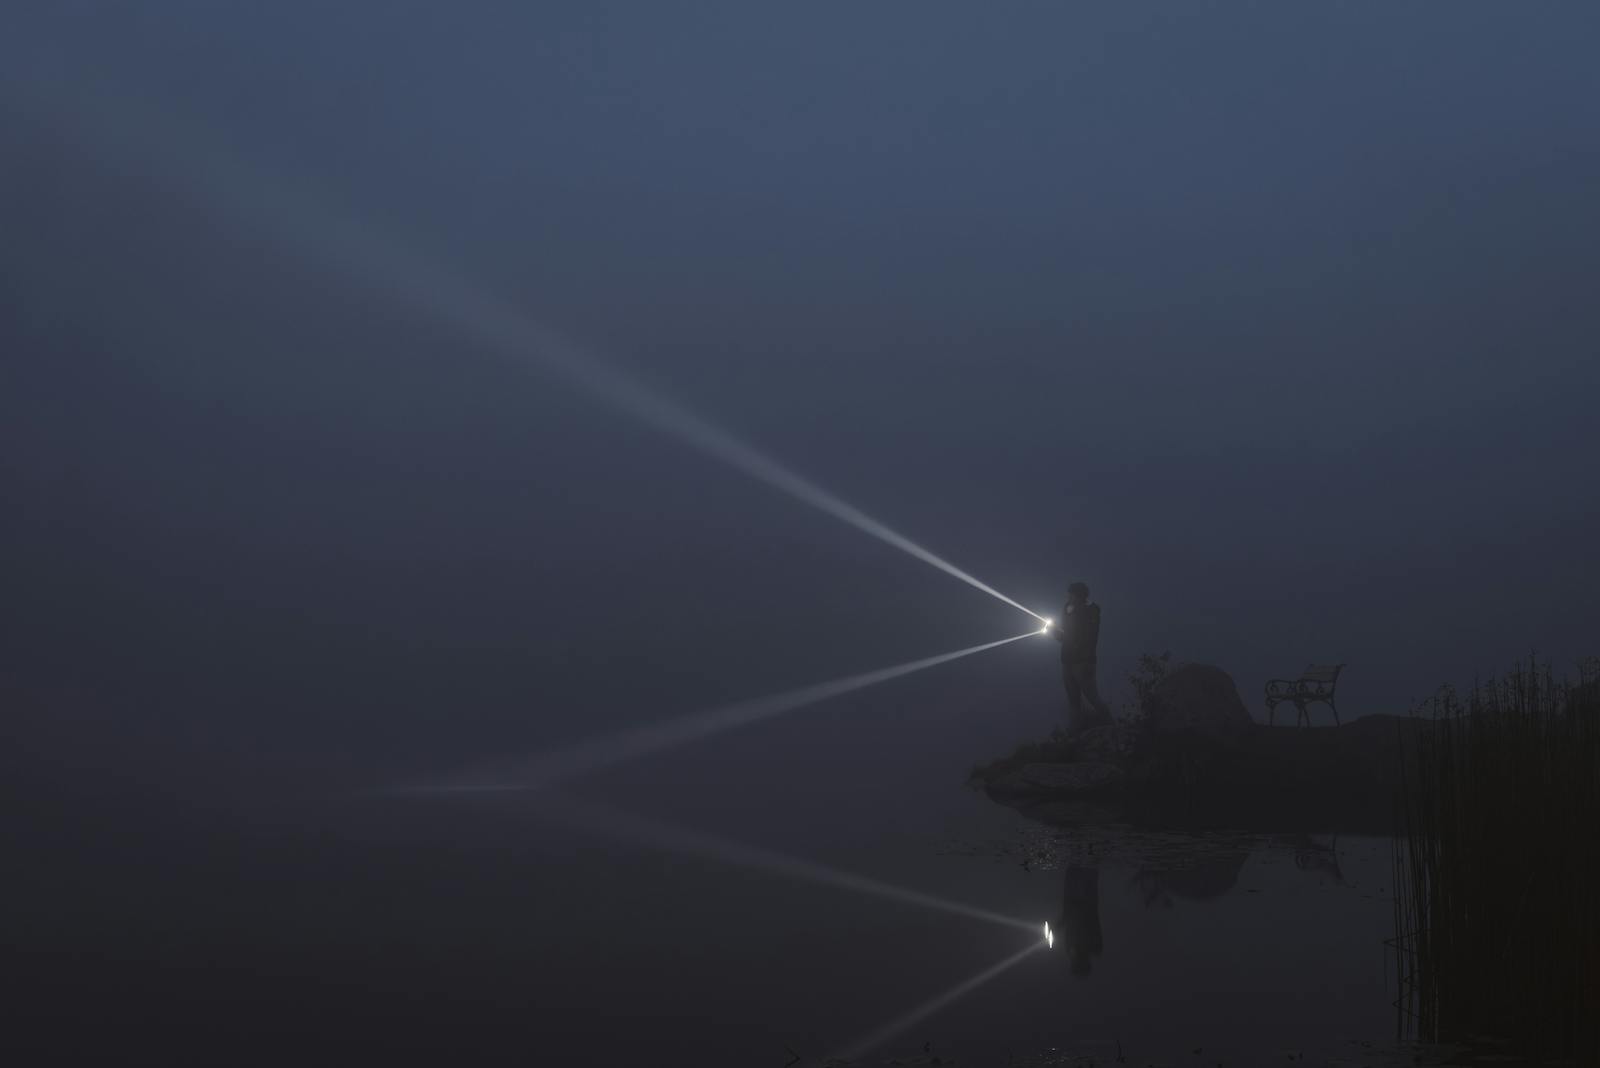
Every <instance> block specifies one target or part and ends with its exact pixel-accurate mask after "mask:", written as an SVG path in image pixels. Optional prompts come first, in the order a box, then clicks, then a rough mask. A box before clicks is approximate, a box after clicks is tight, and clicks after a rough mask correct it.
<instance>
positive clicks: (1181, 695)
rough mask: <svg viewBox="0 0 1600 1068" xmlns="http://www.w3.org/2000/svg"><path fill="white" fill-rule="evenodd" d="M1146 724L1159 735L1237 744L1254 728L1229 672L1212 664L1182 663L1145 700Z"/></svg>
mask: <svg viewBox="0 0 1600 1068" xmlns="http://www.w3.org/2000/svg"><path fill="white" fill-rule="evenodd" d="M1144 711H1145V717H1146V718H1145V725H1146V727H1147V728H1148V729H1149V730H1150V731H1151V732H1152V733H1153V734H1156V735H1158V736H1160V735H1166V736H1172V735H1183V736H1186V737H1191V738H1192V737H1195V736H1199V737H1202V738H1205V739H1208V740H1212V741H1236V740H1237V739H1238V738H1239V737H1241V736H1242V735H1244V734H1246V733H1248V732H1249V731H1250V728H1251V727H1252V726H1254V721H1253V720H1251V718H1250V713H1249V711H1248V710H1246V709H1245V707H1244V702H1243V701H1242V700H1240V699H1239V688H1238V687H1236V686H1235V685H1234V684H1233V678H1232V677H1231V676H1229V674H1228V673H1227V672H1226V671H1223V670H1222V669H1221V668H1219V667H1216V666H1215V665H1212V664H1179V665H1178V666H1177V667H1175V668H1173V669H1172V671H1171V672H1170V673H1169V674H1168V675H1167V677H1166V678H1164V679H1162V680H1161V682H1160V683H1159V684H1158V685H1157V686H1156V688H1155V690H1154V691H1153V692H1152V693H1151V694H1150V696H1149V698H1148V699H1147V700H1146V701H1145V708H1144Z"/></svg>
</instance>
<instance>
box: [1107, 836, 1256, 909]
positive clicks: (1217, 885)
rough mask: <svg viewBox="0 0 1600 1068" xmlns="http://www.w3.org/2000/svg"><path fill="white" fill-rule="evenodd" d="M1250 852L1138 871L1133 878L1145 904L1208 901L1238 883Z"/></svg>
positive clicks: (1235, 851) (1230, 852) (1168, 906)
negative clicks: (1181, 899) (1183, 900)
mask: <svg viewBox="0 0 1600 1068" xmlns="http://www.w3.org/2000/svg"><path fill="white" fill-rule="evenodd" d="M1249 859H1250V851H1249V850H1247V849H1246V850H1233V851H1229V852H1224V853H1218V854H1215V855H1212V856H1208V857H1202V858H1199V859H1197V860H1195V861H1194V862H1193V863H1191V864H1187V865H1185V866H1183V867H1176V868H1166V869H1152V868H1141V869H1140V870H1139V872H1138V874H1136V875H1135V876H1134V877H1133V878H1134V882H1135V883H1136V884H1137V885H1138V887H1139V891H1140V893H1142V894H1143V895H1144V903H1145V904H1146V905H1162V906H1165V907H1167V908H1170V907H1171V906H1172V899H1173V898H1175V897H1181V898H1185V899H1187V900H1189V901H1208V900H1210V899H1211V898H1214V897H1221V896H1222V895H1223V894H1226V893H1227V892H1228V891H1229V890H1232V889H1233V888H1234V886H1236V885H1237V884H1238V882H1239V873H1240V872H1241V871H1243V870H1244V862H1245V861H1246V860H1249Z"/></svg>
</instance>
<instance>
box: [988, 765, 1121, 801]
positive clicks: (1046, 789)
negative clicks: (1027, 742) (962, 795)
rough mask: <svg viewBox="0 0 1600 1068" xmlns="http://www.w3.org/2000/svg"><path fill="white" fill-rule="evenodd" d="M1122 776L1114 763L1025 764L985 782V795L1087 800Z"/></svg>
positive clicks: (1109, 786) (1112, 784) (1108, 787)
mask: <svg viewBox="0 0 1600 1068" xmlns="http://www.w3.org/2000/svg"><path fill="white" fill-rule="evenodd" d="M1124 775H1126V772H1124V771H1123V770H1122V769H1121V768H1119V767H1117V766H1116V765H1115V764H1106V763H1102V762H1100V761H1093V760H1088V761H1074V762H1072V763H1070V764H1025V765H1023V766H1022V767H1020V768H1018V769H1017V770H1016V771H1012V772H1008V773H1007V774H1005V775H1003V776H1001V777H1000V778H997V779H995V780H994V781H993V782H991V783H989V792H990V793H991V794H994V795H996V796H1008V797H1060V796H1066V797H1089V796H1093V795H1094V794H1097V793H1104V792H1106V791H1108V790H1110V789H1111V788H1113V787H1114V786H1115V785H1116V784H1117V783H1118V782H1120V781H1121V780H1122V778H1123V777H1124Z"/></svg>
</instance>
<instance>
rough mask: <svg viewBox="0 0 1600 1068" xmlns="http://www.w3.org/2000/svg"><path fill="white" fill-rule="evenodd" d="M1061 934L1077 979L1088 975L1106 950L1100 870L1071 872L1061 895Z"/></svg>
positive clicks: (1088, 869) (1081, 869) (1068, 871)
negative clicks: (1103, 941)
mask: <svg viewBox="0 0 1600 1068" xmlns="http://www.w3.org/2000/svg"><path fill="white" fill-rule="evenodd" d="M1060 926H1061V930H1060V931H1059V932H1058V937H1059V938H1060V939H1061V941H1062V942H1064V943H1065V946H1064V947H1063V948H1065V949H1066V951H1067V954H1068V956H1069V957H1070V958H1071V961H1072V974H1073V975H1088V974H1089V969H1090V968H1092V967H1093V966H1094V959H1093V958H1095V957H1098V956H1099V955H1100V950H1101V949H1102V948H1104V946H1103V943H1102V942H1101V938H1100V869H1099V868H1068V869H1067V878H1066V885H1065V886H1064V887H1063V888H1062V891H1061V924H1060Z"/></svg>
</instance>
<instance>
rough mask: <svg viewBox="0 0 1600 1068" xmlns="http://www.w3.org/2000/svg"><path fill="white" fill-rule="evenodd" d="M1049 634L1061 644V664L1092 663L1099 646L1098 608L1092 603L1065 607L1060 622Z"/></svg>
mask: <svg viewBox="0 0 1600 1068" xmlns="http://www.w3.org/2000/svg"><path fill="white" fill-rule="evenodd" d="M1051 633H1053V634H1054V635H1055V639H1056V641H1058V642H1060V643H1061V662H1062V663H1063V664H1092V663H1094V659H1095V650H1096V649H1097V648H1098V646H1099V645H1100V606H1099V605H1097V604H1095V603H1094V602H1093V601H1090V602H1089V603H1088V604H1083V605H1071V604H1069V605H1067V606H1066V607H1065V608H1063V609H1062V610H1061V622H1060V623H1057V624H1056V625H1055V626H1054V627H1053V628H1051Z"/></svg>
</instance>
